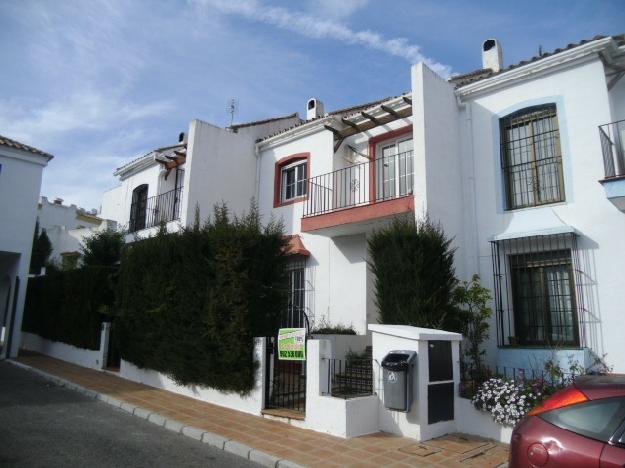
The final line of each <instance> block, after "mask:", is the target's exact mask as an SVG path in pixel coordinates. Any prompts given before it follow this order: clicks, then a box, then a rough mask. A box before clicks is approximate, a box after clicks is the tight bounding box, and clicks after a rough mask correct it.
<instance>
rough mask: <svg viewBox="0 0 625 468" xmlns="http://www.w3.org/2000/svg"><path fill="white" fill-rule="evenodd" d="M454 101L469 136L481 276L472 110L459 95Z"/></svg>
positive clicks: (476, 253)
mask: <svg viewBox="0 0 625 468" xmlns="http://www.w3.org/2000/svg"><path fill="white" fill-rule="evenodd" d="M456 103H457V104H458V107H460V108H461V109H464V111H465V114H466V115H465V128H466V129H467V131H468V134H469V135H468V137H469V145H468V146H469V152H470V159H471V173H470V175H469V181H470V186H471V191H472V192H473V193H472V194H471V198H472V201H473V236H474V247H475V254H474V255H475V261H474V264H475V271H476V273H477V274H478V275H480V277H482V272H481V270H480V246H479V235H478V227H477V226H478V222H477V217H478V211H477V192H476V183H475V149H474V142H473V112H472V107H471V104H470V103H466V102H462V101H461V99H460V97H459V96H458V95H456Z"/></svg>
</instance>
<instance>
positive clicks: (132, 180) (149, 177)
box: [99, 162, 175, 229]
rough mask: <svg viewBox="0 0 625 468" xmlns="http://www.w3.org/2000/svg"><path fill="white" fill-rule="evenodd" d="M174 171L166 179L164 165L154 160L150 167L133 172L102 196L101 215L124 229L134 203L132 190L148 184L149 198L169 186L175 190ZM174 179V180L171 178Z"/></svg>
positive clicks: (126, 226)
mask: <svg viewBox="0 0 625 468" xmlns="http://www.w3.org/2000/svg"><path fill="white" fill-rule="evenodd" d="M174 178H175V174H174V171H172V172H171V173H170V174H169V177H168V180H167V181H165V177H164V171H163V170H162V165H161V164H159V163H157V162H153V163H152V165H150V166H149V167H147V168H145V169H142V170H141V171H137V172H134V173H132V174H131V175H129V176H127V177H125V178H124V179H123V180H122V181H121V183H120V185H119V186H117V187H115V188H113V189H111V190H108V191H107V192H105V193H104V195H103V197H102V208H101V209H100V215H99V216H100V217H102V218H106V219H111V220H113V221H115V222H117V224H118V225H119V226H120V227H121V228H124V229H127V228H128V224H129V222H130V206H131V205H132V192H133V190H134V189H136V188H137V187H139V186H140V185H143V184H148V198H150V197H154V196H156V195H159V194H161V193H164V192H166V191H167V189H168V188H169V185H170V184H171V188H169V190H173V188H174V187H173V181H172V180H173V179H174ZM170 179H172V180H170Z"/></svg>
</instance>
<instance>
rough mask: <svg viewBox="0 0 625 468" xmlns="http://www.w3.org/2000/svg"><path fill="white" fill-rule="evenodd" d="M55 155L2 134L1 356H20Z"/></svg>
mask: <svg viewBox="0 0 625 468" xmlns="http://www.w3.org/2000/svg"><path fill="white" fill-rule="evenodd" d="M51 159H52V156H51V155H50V154H48V153H45V152H44V151H41V150H39V149H37V148H33V147H32V146H28V145H25V144H23V143H20V142H18V141H15V140H12V139H10V138H6V137H3V136H0V326H1V328H2V332H1V333H2V340H1V341H2V346H1V351H0V358H6V357H12V356H17V351H18V347H19V344H20V330H21V328H22V314H23V309H24V300H25V297H26V284H27V281H28V270H29V266H30V254H31V249H32V242H33V232H34V231H35V220H36V219H37V200H38V199H39V192H40V190H41V177H42V172H43V168H44V167H45V166H46V165H47V164H48V162H49V161H50V160H51Z"/></svg>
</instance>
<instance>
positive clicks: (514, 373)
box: [460, 367, 583, 398]
mask: <svg viewBox="0 0 625 468" xmlns="http://www.w3.org/2000/svg"><path fill="white" fill-rule="evenodd" d="M581 375H583V374H582V373H581V372H580V373H573V372H562V371H561V370H557V369H554V370H551V371H549V370H546V369H542V370H537V369H524V368H520V367H495V368H494V369H490V368H486V369H482V371H481V372H480V373H479V374H478V375H471V373H470V372H467V371H463V372H462V378H461V381H460V395H461V396H464V397H466V398H470V397H472V396H473V395H475V393H476V392H477V391H478V390H479V388H480V387H481V386H482V384H483V383H484V382H486V381H487V380H489V379H492V378H501V379H505V380H511V381H513V382H514V383H515V384H516V385H530V386H531V385H534V386H537V387H539V388H541V389H543V390H545V389H547V390H545V391H549V390H548V389H551V390H557V389H559V388H563V387H566V386H567V385H570V384H572V383H573V382H574V381H575V379H576V378H577V377H579V376H581Z"/></svg>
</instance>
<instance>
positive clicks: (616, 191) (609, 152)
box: [599, 120, 625, 212]
mask: <svg viewBox="0 0 625 468" xmlns="http://www.w3.org/2000/svg"><path fill="white" fill-rule="evenodd" d="M599 137H600V138H601V150H602V151H603V168H604V172H605V178H604V179H603V180H601V181H600V182H601V184H602V185H603V188H604V189H605V192H606V196H607V197H608V199H609V200H610V201H611V202H612V203H613V204H614V206H616V207H617V208H618V209H619V210H621V211H623V212H625V120H619V121H617V122H612V123H609V124H605V125H600V126H599Z"/></svg>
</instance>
